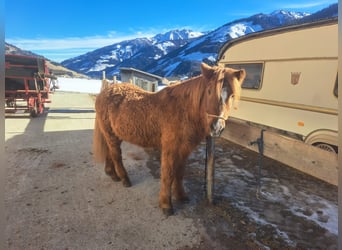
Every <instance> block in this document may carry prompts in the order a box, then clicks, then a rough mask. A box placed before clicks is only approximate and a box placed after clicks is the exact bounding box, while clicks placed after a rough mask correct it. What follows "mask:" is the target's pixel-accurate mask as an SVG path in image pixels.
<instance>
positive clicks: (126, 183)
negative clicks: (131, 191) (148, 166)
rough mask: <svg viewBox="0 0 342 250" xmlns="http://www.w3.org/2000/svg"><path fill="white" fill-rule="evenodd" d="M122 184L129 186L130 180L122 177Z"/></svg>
mask: <svg viewBox="0 0 342 250" xmlns="http://www.w3.org/2000/svg"><path fill="white" fill-rule="evenodd" d="M122 185H123V186H124V187H131V186H132V184H131V181H130V180H129V179H128V178H124V179H122Z"/></svg>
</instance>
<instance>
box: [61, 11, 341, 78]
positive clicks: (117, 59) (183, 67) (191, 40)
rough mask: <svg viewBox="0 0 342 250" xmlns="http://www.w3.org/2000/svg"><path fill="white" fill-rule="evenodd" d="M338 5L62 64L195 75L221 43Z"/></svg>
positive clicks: (93, 72) (172, 36)
mask: <svg viewBox="0 0 342 250" xmlns="http://www.w3.org/2000/svg"><path fill="white" fill-rule="evenodd" d="M337 9H338V7H337V4H333V5H331V6H329V7H328V8H326V9H323V10H321V11H319V12H317V13H314V14H308V13H303V12H289V11H284V10H279V11H274V12H272V13H270V14H256V15H253V16H251V17H249V18H244V19H240V20H236V21H234V22H230V23H228V24H225V25H223V26H221V27H219V28H217V29H216V30H214V31H211V32H208V33H205V34H204V33H201V32H194V31H191V30H185V29H184V30H172V31H169V32H167V33H164V34H158V35H156V36H154V37H152V38H137V39H133V40H128V41H123V42H120V43H116V44H113V45H110V46H107V47H103V48H100V49H97V50H94V51H92V52H89V53H87V54H84V55H81V56H78V57H75V58H71V59H68V60H65V61H63V62H62V65H63V66H65V67H67V68H70V69H73V70H75V71H78V72H81V73H84V74H86V75H88V76H91V77H97V78H99V77H101V76H102V71H104V70H105V71H106V74H107V75H108V76H112V75H115V74H118V72H119V69H120V67H132V68H136V69H140V70H143V71H147V72H149V73H152V74H156V75H160V76H165V77H170V76H193V75H197V74H199V69H200V67H199V65H200V63H201V62H202V61H204V62H207V63H214V62H215V61H216V58H217V53H218V52H219V49H220V48H221V46H222V45H223V44H224V43H226V42H227V41H229V40H230V39H234V38H237V37H240V36H243V35H246V34H249V33H252V32H258V31H262V30H268V29H274V28H278V27H280V26H286V25H291V24H295V23H300V22H311V21H314V20H318V19H322V18H329V17H334V16H337Z"/></svg>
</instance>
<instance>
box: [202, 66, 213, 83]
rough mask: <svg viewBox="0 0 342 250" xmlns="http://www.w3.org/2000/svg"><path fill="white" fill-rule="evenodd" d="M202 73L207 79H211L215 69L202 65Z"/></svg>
mask: <svg viewBox="0 0 342 250" xmlns="http://www.w3.org/2000/svg"><path fill="white" fill-rule="evenodd" d="M201 71H202V75H203V76H204V78H206V79H210V78H211V77H212V75H213V73H214V69H213V68H212V67H210V66H209V65H208V64H205V63H201Z"/></svg>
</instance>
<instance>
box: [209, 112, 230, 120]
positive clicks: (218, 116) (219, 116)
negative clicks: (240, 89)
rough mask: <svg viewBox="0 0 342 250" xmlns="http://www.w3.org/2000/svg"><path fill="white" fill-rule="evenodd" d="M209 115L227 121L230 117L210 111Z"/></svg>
mask: <svg viewBox="0 0 342 250" xmlns="http://www.w3.org/2000/svg"><path fill="white" fill-rule="evenodd" d="M207 116H208V117H214V118H217V119H222V120H224V121H227V120H228V118H229V117H227V118H224V117H223V115H213V114H209V113H207Z"/></svg>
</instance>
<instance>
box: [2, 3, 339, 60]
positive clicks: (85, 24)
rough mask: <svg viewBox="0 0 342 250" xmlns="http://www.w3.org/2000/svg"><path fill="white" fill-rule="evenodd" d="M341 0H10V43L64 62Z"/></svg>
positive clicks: (7, 36) (7, 37) (7, 31)
mask: <svg viewBox="0 0 342 250" xmlns="http://www.w3.org/2000/svg"><path fill="white" fill-rule="evenodd" d="M337 2H338V1H337V0H307V1H299V0H297V1H292V0H286V1H285V0H284V1H256V0H253V1H252V0H244V1H228V0H221V1H219V0H210V1H208V0H206V1H205V0H181V1H180V0H173V1H156V0H155V1H148V0H145V1H141V0H139V1H138V0H136V1H121V0H119V1H115V0H96V1H91V0H89V1H86V0H5V41H6V42H8V43H11V44H13V45H15V46H17V47H19V48H21V49H25V50H30V51H33V52H35V53H38V54H41V55H43V56H45V57H47V58H49V59H52V60H55V61H57V62H60V61H62V60H64V59H68V58H71V57H74V56H77V55H80V54H84V53H86V52H88V51H92V50H94V49H97V48H101V47H103V46H106V45H110V44H113V43H116V42H120V41H123V40H128V39H132V38H137V37H151V36H154V35H156V34H158V33H162V32H166V31H169V30H171V29H176V28H189V29H192V30H194V31H209V30H213V29H216V28H218V27H220V26H222V25H224V24H226V23H228V22H230V21H234V20H236V19H239V18H244V17H249V16H251V15H254V14H257V13H265V14H269V13H271V12H272V11H274V10H279V9H284V10H289V11H303V12H308V13H313V12H316V11H318V10H320V9H322V8H325V7H327V6H329V5H330V4H333V3H337Z"/></svg>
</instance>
